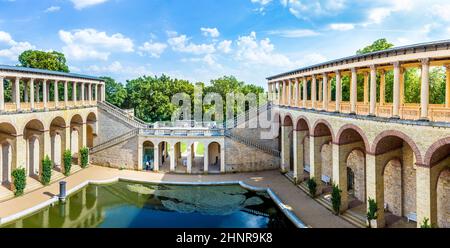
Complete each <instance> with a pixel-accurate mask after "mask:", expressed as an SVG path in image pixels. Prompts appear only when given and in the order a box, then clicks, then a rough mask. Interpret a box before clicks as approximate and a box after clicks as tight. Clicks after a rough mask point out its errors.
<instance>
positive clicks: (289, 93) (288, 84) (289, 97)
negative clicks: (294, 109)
mask: <svg viewBox="0 0 450 248" xmlns="http://www.w3.org/2000/svg"><path fill="white" fill-rule="evenodd" d="M286 85H287V88H288V89H287V96H288V97H287V105H288V106H291V103H292V101H291V100H292V85H291V80H290V79H289V80H286Z"/></svg>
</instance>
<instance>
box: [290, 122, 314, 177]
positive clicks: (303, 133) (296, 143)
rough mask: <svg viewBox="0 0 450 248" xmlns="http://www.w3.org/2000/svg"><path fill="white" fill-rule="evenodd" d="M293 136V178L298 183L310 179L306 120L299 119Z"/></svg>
mask: <svg viewBox="0 0 450 248" xmlns="http://www.w3.org/2000/svg"><path fill="white" fill-rule="evenodd" d="M292 134H293V135H292V136H293V141H292V143H293V147H294V149H293V164H294V168H293V176H294V180H295V181H297V182H302V181H304V180H305V179H306V178H308V177H309V171H310V163H309V124H308V122H307V121H306V119H303V118H301V119H299V120H298V121H297V124H296V125H295V130H294V131H293V132H292Z"/></svg>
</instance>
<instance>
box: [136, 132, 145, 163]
mask: <svg viewBox="0 0 450 248" xmlns="http://www.w3.org/2000/svg"><path fill="white" fill-rule="evenodd" d="M137 158H138V159H137V162H138V167H137V170H138V171H142V170H144V142H143V140H142V139H141V137H140V136H138V144H137Z"/></svg>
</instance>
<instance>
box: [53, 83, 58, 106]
mask: <svg viewBox="0 0 450 248" xmlns="http://www.w3.org/2000/svg"><path fill="white" fill-rule="evenodd" d="M53 93H54V99H55V108H56V109H57V108H58V103H59V92H58V80H55V81H54V82H53Z"/></svg>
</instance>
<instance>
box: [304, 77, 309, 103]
mask: <svg viewBox="0 0 450 248" xmlns="http://www.w3.org/2000/svg"><path fill="white" fill-rule="evenodd" d="M307 83H308V80H306V78H303V107H304V108H306V101H307V100H308V85H307Z"/></svg>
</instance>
